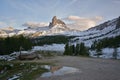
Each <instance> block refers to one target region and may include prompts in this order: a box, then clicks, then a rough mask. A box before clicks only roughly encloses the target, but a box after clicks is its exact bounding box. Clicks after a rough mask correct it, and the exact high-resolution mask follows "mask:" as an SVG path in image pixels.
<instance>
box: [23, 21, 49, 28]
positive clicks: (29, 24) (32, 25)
mask: <svg viewBox="0 0 120 80" xmlns="http://www.w3.org/2000/svg"><path fill="white" fill-rule="evenodd" d="M48 25H49V23H46V22H26V23H24V24H23V26H25V27H31V28H34V27H44V26H48Z"/></svg>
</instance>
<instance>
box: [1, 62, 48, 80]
mask: <svg viewBox="0 0 120 80" xmlns="http://www.w3.org/2000/svg"><path fill="white" fill-rule="evenodd" d="M10 65H11V66H10ZM41 65H48V64H47V63H35V62H15V61H11V62H7V61H1V62H0V70H3V69H5V68H6V70H5V71H4V72H3V73H0V80H7V79H9V78H10V77H12V76H13V75H17V74H20V78H19V79H20V80H34V79H35V78H36V77H38V76H40V75H41V74H42V73H44V72H47V71H48V70H46V69H44V68H42V67H41Z"/></svg>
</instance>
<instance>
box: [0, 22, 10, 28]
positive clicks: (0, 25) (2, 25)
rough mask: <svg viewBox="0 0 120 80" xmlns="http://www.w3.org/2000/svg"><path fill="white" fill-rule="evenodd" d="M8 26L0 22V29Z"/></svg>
mask: <svg viewBox="0 0 120 80" xmlns="http://www.w3.org/2000/svg"><path fill="white" fill-rule="evenodd" d="M6 26H8V25H7V24H6V23H5V22H0V28H2V27H6Z"/></svg>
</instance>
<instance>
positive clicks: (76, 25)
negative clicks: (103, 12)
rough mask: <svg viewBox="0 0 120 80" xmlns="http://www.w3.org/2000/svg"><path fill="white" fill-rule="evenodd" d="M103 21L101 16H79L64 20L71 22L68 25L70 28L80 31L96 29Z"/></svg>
mask: <svg viewBox="0 0 120 80" xmlns="http://www.w3.org/2000/svg"><path fill="white" fill-rule="evenodd" d="M102 19H103V17H101V16H95V17H92V18H86V17H79V16H68V17H67V18H64V20H66V21H70V22H71V23H69V24H68V26H69V27H70V28H72V29H78V30H86V29H88V28H91V27H94V26H96V24H97V23H98V22H100V21H101V20H102Z"/></svg>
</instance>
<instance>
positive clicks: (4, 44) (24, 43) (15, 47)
mask: <svg viewBox="0 0 120 80" xmlns="http://www.w3.org/2000/svg"><path fill="white" fill-rule="evenodd" d="M32 45H33V44H32V41H31V40H30V39H29V38H27V37H24V36H23V35H19V36H12V37H6V38H0V54H1V55H5V54H10V53H12V52H14V51H19V50H20V47H22V48H23V50H29V49H32Z"/></svg>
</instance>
